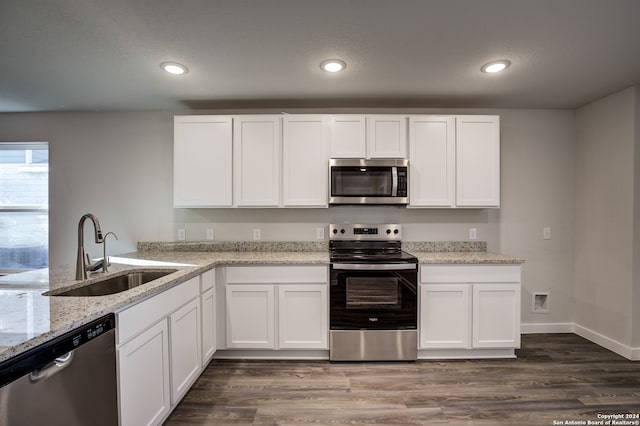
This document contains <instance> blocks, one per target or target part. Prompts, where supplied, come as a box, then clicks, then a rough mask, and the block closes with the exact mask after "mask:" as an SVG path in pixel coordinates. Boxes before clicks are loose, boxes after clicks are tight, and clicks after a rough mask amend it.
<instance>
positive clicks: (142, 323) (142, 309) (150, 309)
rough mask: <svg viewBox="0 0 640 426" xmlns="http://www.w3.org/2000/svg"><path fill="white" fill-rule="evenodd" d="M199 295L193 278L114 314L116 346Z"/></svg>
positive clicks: (196, 280) (198, 284)
mask: <svg viewBox="0 0 640 426" xmlns="http://www.w3.org/2000/svg"><path fill="white" fill-rule="evenodd" d="M199 294H200V278H199V277H194V278H191V279H190V280H188V281H185V282H184V283H182V284H178V285H176V286H175V287H172V288H170V289H169V290H167V291H164V292H162V293H160V294H158V295H156V296H153V297H152V298H150V299H147V300H145V301H142V302H140V303H138V304H137V305H134V306H132V307H130V308H128V309H125V310H124V311H122V312H118V313H117V314H116V321H117V322H116V324H117V327H116V336H117V337H116V344H117V345H121V344H123V343H124V342H126V341H127V340H129V339H131V338H132V337H133V336H135V335H136V334H138V333H140V332H141V331H142V330H144V329H145V328H147V327H149V326H150V325H152V324H154V323H156V322H157V321H158V320H160V319H161V318H164V317H166V316H167V315H169V314H170V313H172V312H174V311H175V310H176V309H178V308H180V307H181V306H183V305H185V304H186V303H187V302H189V301H190V300H191V299H193V298H195V297H198V295H199Z"/></svg>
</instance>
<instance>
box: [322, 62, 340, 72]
mask: <svg viewBox="0 0 640 426" xmlns="http://www.w3.org/2000/svg"><path fill="white" fill-rule="evenodd" d="M346 67H347V64H346V63H345V62H344V61H341V60H340V59H326V60H324V61H322V62H320V68H322V69H323V70H325V71H326V72H339V71H342V70H343V69H345V68H346Z"/></svg>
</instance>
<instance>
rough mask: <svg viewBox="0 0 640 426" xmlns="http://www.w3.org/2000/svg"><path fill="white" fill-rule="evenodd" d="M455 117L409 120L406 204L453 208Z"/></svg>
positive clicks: (412, 118) (426, 116) (429, 117)
mask: <svg viewBox="0 0 640 426" xmlns="http://www.w3.org/2000/svg"><path fill="white" fill-rule="evenodd" d="M455 147H456V134H455V117H452V116H432V115H425V116H412V117H410V118H409V164H410V166H409V205H410V206H411V207H454V205H455V178H456V153H455Z"/></svg>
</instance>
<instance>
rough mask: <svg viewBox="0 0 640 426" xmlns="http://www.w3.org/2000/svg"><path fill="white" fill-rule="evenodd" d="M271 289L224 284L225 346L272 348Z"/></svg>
mask: <svg viewBox="0 0 640 426" xmlns="http://www.w3.org/2000/svg"><path fill="white" fill-rule="evenodd" d="M273 294H274V288H273V285H268V284H242V285H239V284H235V285H234V284H231V285H227V288H226V295H227V348H245V349H246V348H250V349H274V348H275V340H274V336H275V323H274V309H275V303H274V300H275V299H274V296H273Z"/></svg>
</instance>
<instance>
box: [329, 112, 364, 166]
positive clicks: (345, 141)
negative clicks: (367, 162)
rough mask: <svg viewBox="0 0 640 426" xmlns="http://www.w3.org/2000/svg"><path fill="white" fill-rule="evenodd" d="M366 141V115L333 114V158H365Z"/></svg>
mask: <svg viewBox="0 0 640 426" xmlns="http://www.w3.org/2000/svg"><path fill="white" fill-rule="evenodd" d="M366 141H367V139H366V121H365V116H364V115H333V116H331V158H365V157H366V156H367V145H366V143H367V142H366Z"/></svg>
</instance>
